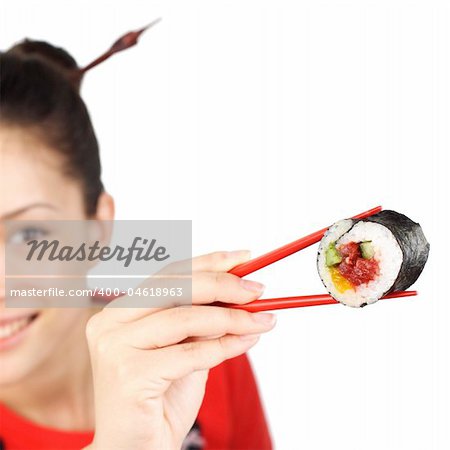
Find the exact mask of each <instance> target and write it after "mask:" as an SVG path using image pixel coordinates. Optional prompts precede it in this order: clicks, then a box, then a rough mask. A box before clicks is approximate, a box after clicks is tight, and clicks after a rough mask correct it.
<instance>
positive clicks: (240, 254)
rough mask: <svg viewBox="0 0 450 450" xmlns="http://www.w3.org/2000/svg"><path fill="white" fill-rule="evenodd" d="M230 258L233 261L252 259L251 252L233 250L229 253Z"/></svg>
mask: <svg viewBox="0 0 450 450" xmlns="http://www.w3.org/2000/svg"><path fill="white" fill-rule="evenodd" d="M228 256H229V257H230V258H232V259H250V250H233V251H232V252H228Z"/></svg>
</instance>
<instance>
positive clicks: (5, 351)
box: [0, 308, 45, 385]
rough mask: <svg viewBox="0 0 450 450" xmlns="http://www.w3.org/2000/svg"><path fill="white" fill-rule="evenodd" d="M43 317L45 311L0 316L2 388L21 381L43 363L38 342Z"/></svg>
mask: <svg viewBox="0 0 450 450" xmlns="http://www.w3.org/2000/svg"><path fill="white" fill-rule="evenodd" d="M43 316H45V313H44V312H43V311H40V310H29V309H20V308H14V309H12V308H11V309H10V308H8V309H7V310H2V311H1V312H0V359H1V362H2V370H1V372H0V385H3V384H10V383H14V382H16V381H19V380H20V379H21V378H23V377H24V376H26V375H27V374H28V373H29V372H30V371H31V370H32V369H33V367H34V366H36V365H37V363H38V360H39V359H41V357H42V354H43V353H44V352H42V351H38V350H37V345H38V344H39V341H38V340H37V339H36V338H37V334H38V333H37V329H38V328H39V325H40V322H41V321H42V319H43Z"/></svg>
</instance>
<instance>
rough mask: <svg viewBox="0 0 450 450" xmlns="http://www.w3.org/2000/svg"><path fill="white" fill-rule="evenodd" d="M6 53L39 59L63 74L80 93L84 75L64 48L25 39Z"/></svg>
mask: <svg viewBox="0 0 450 450" xmlns="http://www.w3.org/2000/svg"><path fill="white" fill-rule="evenodd" d="M6 53H9V54H14V55H17V56H20V57H22V58H27V59H28V58H37V59H39V60H41V61H42V62H44V63H45V64H48V65H50V66H51V67H53V68H54V69H55V70H57V71H58V72H59V73H61V74H62V75H63V76H64V77H65V78H66V79H67V80H68V81H69V82H70V84H71V85H72V86H73V87H74V88H75V89H76V90H77V92H79V91H80V84H81V79H82V73H81V72H80V68H79V67H78V64H77V62H76V61H75V59H74V58H73V57H72V56H71V55H70V54H69V53H68V52H67V51H66V50H64V49H63V48H61V47H55V46H53V45H51V44H49V43H48V42H45V41H35V40H31V39H27V38H25V39H24V40H23V41H22V42H19V43H18V44H15V45H14V46H13V47H11V48H10V49H9V50H8V51H7V52H6Z"/></svg>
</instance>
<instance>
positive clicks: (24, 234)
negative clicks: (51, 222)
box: [9, 227, 48, 244]
mask: <svg viewBox="0 0 450 450" xmlns="http://www.w3.org/2000/svg"><path fill="white" fill-rule="evenodd" d="M47 234H48V232H47V231H46V230H44V229H43V228H38V227H27V228H23V229H22V230H17V231H16V232H15V233H13V234H12V235H11V237H10V238H9V242H10V243H11V244H24V243H27V242H29V241H34V240H40V239H43V238H44V237H45V236H47Z"/></svg>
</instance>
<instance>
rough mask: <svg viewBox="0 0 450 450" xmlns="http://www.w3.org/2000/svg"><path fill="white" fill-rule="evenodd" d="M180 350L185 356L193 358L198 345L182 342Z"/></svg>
mask: <svg viewBox="0 0 450 450" xmlns="http://www.w3.org/2000/svg"><path fill="white" fill-rule="evenodd" d="M181 350H182V351H183V353H184V354H185V355H187V356H188V357H190V358H193V357H194V355H195V354H196V352H197V350H198V344H197V343H196V342H184V343H183V344H181Z"/></svg>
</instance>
